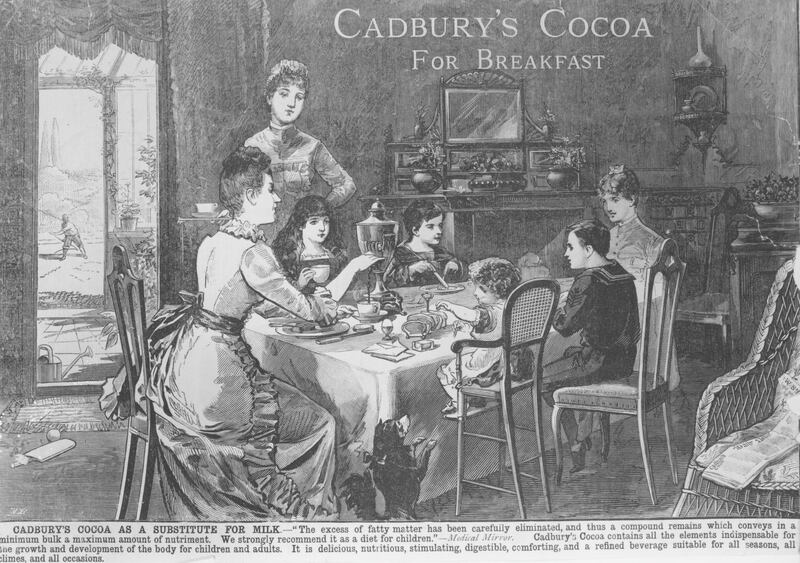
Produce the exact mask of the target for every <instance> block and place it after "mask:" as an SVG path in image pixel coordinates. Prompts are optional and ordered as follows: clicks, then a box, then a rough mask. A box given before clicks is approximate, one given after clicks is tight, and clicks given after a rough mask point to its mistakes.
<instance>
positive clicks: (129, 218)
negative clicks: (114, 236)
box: [119, 201, 142, 231]
mask: <svg viewBox="0 0 800 563" xmlns="http://www.w3.org/2000/svg"><path fill="white" fill-rule="evenodd" d="M141 213H142V208H141V206H140V205H139V204H138V203H136V202H135V201H123V202H121V203H120V204H119V228H120V230H122V231H135V230H136V224H137V223H138V222H139V215H140V214H141Z"/></svg>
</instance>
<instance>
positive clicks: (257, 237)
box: [219, 217, 267, 242]
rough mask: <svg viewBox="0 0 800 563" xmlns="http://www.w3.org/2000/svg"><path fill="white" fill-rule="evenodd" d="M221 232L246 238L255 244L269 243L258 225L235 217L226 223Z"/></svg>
mask: <svg viewBox="0 0 800 563" xmlns="http://www.w3.org/2000/svg"><path fill="white" fill-rule="evenodd" d="M219 230H220V232H223V233H227V234H229V235H231V236H234V237H237V238H245V239H248V240H251V241H253V242H258V241H263V242H267V239H266V237H265V236H264V231H262V230H261V229H260V228H259V227H258V225H253V224H252V223H251V222H250V221H244V220H242V219H239V218H238V217H234V218H233V219H231V220H230V221H228V222H227V223H224V224H223V225H222V226H221V227H220V228H219Z"/></svg>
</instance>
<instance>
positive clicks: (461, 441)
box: [456, 391, 466, 516]
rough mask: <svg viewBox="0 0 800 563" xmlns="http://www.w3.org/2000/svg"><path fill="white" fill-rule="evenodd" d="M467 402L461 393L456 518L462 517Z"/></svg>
mask: <svg viewBox="0 0 800 563" xmlns="http://www.w3.org/2000/svg"><path fill="white" fill-rule="evenodd" d="M465 414H466V400H465V399H464V394H463V393H461V392H460V391H459V393H458V438H457V445H456V473H457V477H458V480H457V482H456V516H460V515H461V494H462V492H463V487H464V483H463V481H464V424H465V422H466V419H465V418H464V415H465Z"/></svg>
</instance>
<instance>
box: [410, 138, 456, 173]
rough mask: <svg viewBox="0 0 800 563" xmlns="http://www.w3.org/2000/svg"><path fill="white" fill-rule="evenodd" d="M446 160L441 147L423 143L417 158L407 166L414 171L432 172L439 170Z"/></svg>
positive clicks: (433, 143)
mask: <svg viewBox="0 0 800 563" xmlns="http://www.w3.org/2000/svg"><path fill="white" fill-rule="evenodd" d="M446 161H447V158H446V156H445V154H444V149H443V148H442V145H440V144H439V143H435V142H429V143H425V144H424V145H422V146H421V147H420V148H419V157H418V158H417V159H416V160H412V161H411V162H410V163H409V164H410V165H411V168H413V169H416V170H434V169H436V168H440V167H441V166H442V165H443V164H444V163H445V162H446Z"/></svg>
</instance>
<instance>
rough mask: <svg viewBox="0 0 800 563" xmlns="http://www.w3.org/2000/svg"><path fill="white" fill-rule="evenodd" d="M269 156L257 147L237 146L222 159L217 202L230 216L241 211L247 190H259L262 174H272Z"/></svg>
mask: <svg viewBox="0 0 800 563" xmlns="http://www.w3.org/2000/svg"><path fill="white" fill-rule="evenodd" d="M269 164H270V158H269V156H267V155H266V154H264V153H263V152H262V151H261V149H259V148H258V147H244V146H243V147H239V148H238V149H236V150H235V151H233V152H232V153H231V154H230V155H228V157H226V158H225V160H223V161H222V173H221V174H220V176H219V202H220V205H222V207H224V208H225V209H227V210H228V211H229V212H230V214H231V216H234V217H235V216H236V215H238V214H239V213H240V212H241V211H242V203H243V202H244V196H245V193H247V190H256V191H257V192H261V190H262V189H263V187H264V174H269V175H272V171H271V170H270V168H269Z"/></svg>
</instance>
